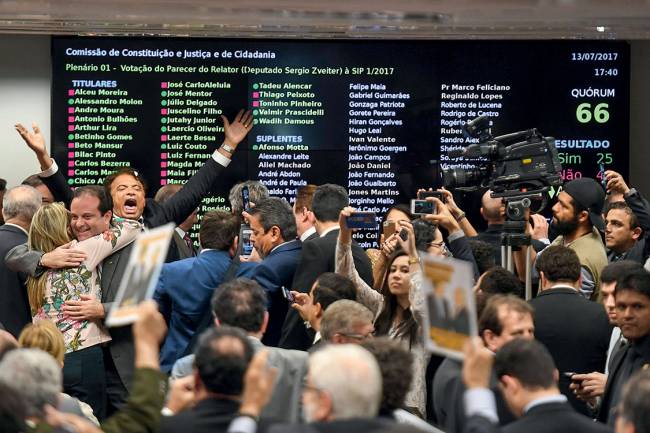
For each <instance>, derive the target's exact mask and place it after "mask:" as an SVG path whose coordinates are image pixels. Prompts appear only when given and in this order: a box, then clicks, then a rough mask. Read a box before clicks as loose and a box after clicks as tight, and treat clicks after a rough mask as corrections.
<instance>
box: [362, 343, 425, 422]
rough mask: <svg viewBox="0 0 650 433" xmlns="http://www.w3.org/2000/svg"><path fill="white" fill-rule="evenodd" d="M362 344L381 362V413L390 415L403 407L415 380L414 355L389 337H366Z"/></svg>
mask: <svg viewBox="0 0 650 433" xmlns="http://www.w3.org/2000/svg"><path fill="white" fill-rule="evenodd" d="M361 346H362V347H363V348H364V349H366V350H368V352H370V353H372V355H373V356H374V357H375V359H376V360H377V363H378V364H379V370H380V372H381V379H382V385H383V388H382V396H381V406H380V409H379V412H380V414H382V415H389V414H390V413H392V412H393V411H394V410H395V409H401V408H402V407H403V406H404V399H405V398H406V394H407V393H408V391H409V388H410V387H411V381H412V380H413V369H412V368H411V365H412V364H413V355H411V352H409V351H408V350H406V349H405V348H404V347H403V346H402V345H401V344H400V343H399V342H398V341H395V340H393V339H392V338H389V337H378V338H370V339H366V340H363V341H362V342H361Z"/></svg>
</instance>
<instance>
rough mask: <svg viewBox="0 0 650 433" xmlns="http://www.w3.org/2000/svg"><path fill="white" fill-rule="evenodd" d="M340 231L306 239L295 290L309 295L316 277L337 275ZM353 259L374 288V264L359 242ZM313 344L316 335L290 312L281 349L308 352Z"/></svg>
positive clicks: (353, 246)
mask: <svg viewBox="0 0 650 433" xmlns="http://www.w3.org/2000/svg"><path fill="white" fill-rule="evenodd" d="M338 236H339V230H332V231H331V232H329V233H327V234H326V235H325V236H323V237H318V238H315V239H312V240H307V241H305V242H304V243H303V245H302V254H301V256H300V262H299V263H298V268H297V269H296V275H295V277H294V279H293V290H295V291H298V292H303V293H308V292H309V290H311V286H312V285H313V284H314V281H316V278H318V277H319V276H320V274H322V273H324V272H334V270H335V265H336V263H335V262H336V257H335V255H336V243H337V241H338ZM352 256H353V257H354V266H355V268H356V269H357V272H358V273H359V276H360V277H361V278H362V279H363V281H365V282H366V283H367V284H368V285H369V286H372V281H373V278H372V265H371V264H370V259H369V258H368V256H367V255H366V252H365V251H364V250H363V248H361V247H360V246H359V245H358V244H357V243H356V242H354V241H353V242H352ZM313 341H314V334H313V333H311V335H310V334H309V333H308V332H307V330H306V329H305V325H304V324H303V322H302V319H301V318H300V315H299V314H298V313H297V312H296V311H295V310H294V309H289V311H288V312H287V317H286V319H285V321H284V324H283V326H282V336H281V337H280V342H279V344H278V346H279V347H282V348H285V349H297V350H307V349H308V348H309V347H310V346H311V344H312V342H313Z"/></svg>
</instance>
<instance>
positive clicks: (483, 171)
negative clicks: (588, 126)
mask: <svg viewBox="0 0 650 433" xmlns="http://www.w3.org/2000/svg"><path fill="white" fill-rule="evenodd" d="M489 126H490V121H489V120H488V119H487V118H486V117H483V116H481V117H478V118H477V119H474V120H472V121H470V122H468V123H467V124H466V125H465V126H464V127H463V129H464V131H465V134H466V135H468V136H470V137H472V138H475V139H478V141H479V142H478V143H473V144H470V145H469V146H467V147H465V148H464V149H461V150H458V151H456V152H450V156H452V157H459V156H462V157H464V158H468V159H470V160H473V161H471V162H472V163H474V164H475V165H476V167H475V168H472V169H464V168H454V169H447V170H443V171H442V172H443V183H444V185H445V187H446V188H447V189H451V188H460V189H463V190H467V191H474V190H477V189H479V188H489V189H490V190H492V197H531V196H535V195H537V196H539V195H540V194H542V195H545V193H546V192H547V191H548V190H549V188H550V187H559V186H560V185H562V177H561V172H562V164H561V163H560V158H559V157H558V153H557V149H556V148H555V139H554V138H552V137H544V136H543V135H542V134H540V133H539V132H538V131H537V129H529V130H526V131H519V132H515V133H512V134H507V135H502V136H499V137H492V134H490V132H489ZM542 198H546V197H542Z"/></svg>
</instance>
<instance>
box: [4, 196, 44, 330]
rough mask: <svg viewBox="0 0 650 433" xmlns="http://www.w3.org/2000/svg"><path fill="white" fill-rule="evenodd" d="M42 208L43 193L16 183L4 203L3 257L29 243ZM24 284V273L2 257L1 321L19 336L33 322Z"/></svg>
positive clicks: (5, 197) (6, 327)
mask: <svg viewBox="0 0 650 433" xmlns="http://www.w3.org/2000/svg"><path fill="white" fill-rule="evenodd" d="M39 207H41V194H40V193H39V192H38V191H37V190H36V189H34V188H32V187H31V186H27V185H22V186H17V187H15V188H12V189H10V190H9V191H8V192H7V194H6V195H5V196H4V200H3V204H2V213H3V215H4V221H5V223H4V224H3V225H2V226H0V257H4V256H5V254H6V253H7V251H9V250H10V249H11V248H13V247H14V246H16V245H19V244H22V243H24V242H27V232H28V230H29V226H30V224H31V221H32V217H33V216H34V214H35V213H36V211H37V210H38V208H39ZM24 283H25V278H24V276H22V275H20V274H18V273H16V272H14V271H12V270H10V269H8V268H7V266H6V265H5V261H4V260H0V323H2V325H3V326H4V328H5V329H6V330H7V331H9V332H10V333H11V334H12V335H13V336H14V337H16V338H18V335H19V334H20V331H21V330H22V329H23V327H24V326H25V325H27V324H28V323H31V321H32V315H31V313H30V310H29V301H28V300H27V289H26V288H25V284H24Z"/></svg>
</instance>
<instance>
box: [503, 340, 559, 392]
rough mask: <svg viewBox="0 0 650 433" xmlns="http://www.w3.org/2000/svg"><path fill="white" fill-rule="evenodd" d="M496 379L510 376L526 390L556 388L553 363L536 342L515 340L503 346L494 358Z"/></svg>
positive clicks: (542, 347)
mask: <svg viewBox="0 0 650 433" xmlns="http://www.w3.org/2000/svg"><path fill="white" fill-rule="evenodd" d="M494 371H495V373H496V376H497V378H499V379H500V378H501V377H503V376H506V375H507V376H512V377H514V378H515V379H517V380H519V382H521V384H522V385H523V387H524V388H525V389H528V390H539V389H549V388H552V387H554V386H556V385H557V384H556V381H555V363H554V362H553V357H551V354H550V353H549V352H548V350H547V349H546V347H544V345H543V344H542V343H540V342H538V341H535V340H527V339H524V338H515V339H514V340H512V341H509V342H508V343H506V344H504V345H503V347H501V349H499V351H498V352H497V353H496V356H495V358H494Z"/></svg>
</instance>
